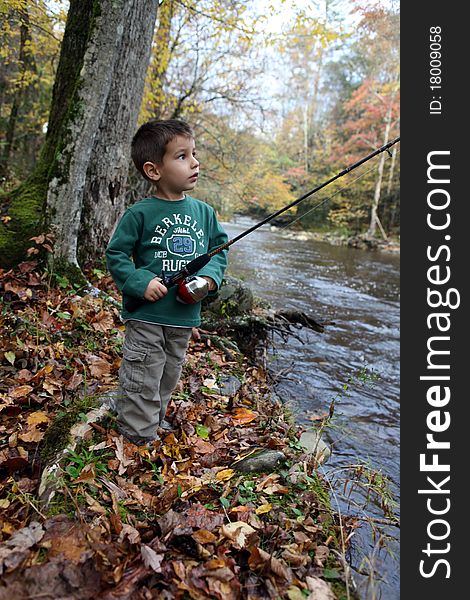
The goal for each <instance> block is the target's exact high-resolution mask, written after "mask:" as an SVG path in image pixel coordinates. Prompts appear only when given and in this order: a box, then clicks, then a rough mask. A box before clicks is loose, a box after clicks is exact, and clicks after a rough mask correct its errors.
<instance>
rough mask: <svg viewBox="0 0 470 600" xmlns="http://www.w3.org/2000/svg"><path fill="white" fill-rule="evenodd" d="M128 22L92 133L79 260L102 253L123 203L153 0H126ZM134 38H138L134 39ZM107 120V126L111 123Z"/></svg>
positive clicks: (151, 26)
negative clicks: (100, 116) (101, 109)
mask: <svg viewBox="0 0 470 600" xmlns="http://www.w3.org/2000/svg"><path fill="white" fill-rule="evenodd" d="M125 13H126V14H125V15H124V22H125V23H127V24H128V26H127V27H126V30H125V31H124V33H123V35H122V37H121V40H120V45H119V48H118V51H117V60H116V62H115V65H114V69H113V70H114V73H115V74H116V75H117V76H116V77H114V78H113V81H112V83H111V88H110V91H109V94H108V98H107V103H106V106H105V109H104V111H103V114H102V118H101V123H100V125H99V132H98V135H97V136H96V138H95V143H94V145H93V150H92V153H91V160H90V161H89V166H88V173H87V177H86V183H85V191H84V199H83V210H82V215H81V217H82V218H81V226H80V234H79V258H80V261H81V262H82V261H83V262H85V261H88V260H93V259H95V260H96V257H97V256H104V251H105V249H106V246H107V244H108V242H109V238H110V235H111V233H112V230H113V228H114V226H115V224H116V222H117V220H118V218H119V217H120V215H121V214H122V213H123V211H124V209H125V205H126V201H125V199H126V181H127V173H128V169H129V162H130V146H131V140H132V137H133V135H134V133H135V129H136V125H137V117H138V115H139V109H140V104H141V99H142V94H143V89H144V82H145V75H146V71H147V68H146V67H147V65H148V63H149V59H150V49H151V41H152V36H153V31H154V26H155V16H156V9H155V4H154V2H153V1H152V0H128V1H127V2H126V3H125ZM134 40H139V43H138V44H134V43H133V41H134ZM110 124H111V126H110Z"/></svg>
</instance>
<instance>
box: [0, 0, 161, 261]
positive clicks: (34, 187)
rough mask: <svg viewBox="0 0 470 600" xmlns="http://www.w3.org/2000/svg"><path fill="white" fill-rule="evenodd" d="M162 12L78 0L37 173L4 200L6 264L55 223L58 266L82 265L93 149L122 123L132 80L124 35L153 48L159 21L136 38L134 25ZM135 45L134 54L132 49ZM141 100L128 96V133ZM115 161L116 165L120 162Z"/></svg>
mask: <svg viewBox="0 0 470 600" xmlns="http://www.w3.org/2000/svg"><path fill="white" fill-rule="evenodd" d="M156 12H157V0H141V2H137V1H133V2H129V1H127V0H71V2H70V8H69V12H68V15H67V24H66V28H65V32H64V39H63V42H62V47H61V54H60V59H59V65H58V69H57V74H56V79H55V83H54V89H53V95H52V96H53V97H52V104H51V112H50V116H49V124H48V133H47V136H46V141H45V144H44V147H43V149H42V152H41V156H40V159H39V161H38V164H37V167H36V168H35V170H34V172H33V173H32V175H31V177H30V178H29V179H28V180H27V181H26V182H25V183H24V184H23V185H22V186H20V187H19V188H18V189H17V190H15V191H14V192H13V193H12V194H11V195H10V196H9V197H8V198H5V199H3V202H2V204H3V206H2V208H3V211H4V212H7V214H8V216H10V218H11V220H9V221H8V223H1V224H0V252H1V254H2V258H3V260H4V261H5V264H7V265H8V264H15V263H17V262H19V261H21V260H23V259H24V250H25V249H26V248H27V246H28V239H29V238H30V237H31V236H32V235H34V234H37V233H38V231H40V230H41V229H43V228H44V227H45V226H46V227H51V226H52V227H53V228H54V229H55V234H56V244H55V256H56V258H57V262H56V267H57V265H58V264H59V265H60V264H62V265H64V266H67V265H70V266H74V267H77V266H78V261H77V245H78V232H79V227H80V222H81V216H82V208H83V194H84V190H85V185H86V176H87V172H88V170H89V168H90V160H91V157H92V152H93V149H94V147H95V145H97V144H98V140H99V136H100V135H103V134H104V133H105V132H107V130H108V129H109V128H113V127H114V126H115V123H113V122H112V121H111V122H109V121H108V122H107V121H105V118H106V115H108V116H109V118H111V119H112V118H113V115H114V113H113V111H112V109H111V105H112V103H113V102H119V98H120V93H121V89H122V88H124V87H125V83H126V82H125V81H123V80H122V73H121V72H120V71H119V70H118V68H119V67H122V66H123V63H120V61H119V53H120V52H121V51H122V50H123V49H124V48H123V46H122V44H123V40H124V39H127V43H128V45H131V43H130V42H132V43H133V45H135V46H148V47H150V44H151V33H152V31H151V30H152V27H153V25H152V27H148V26H147V28H146V30H147V29H149V30H150V34H149V35H148V36H147V38H142V37H137V38H135V37H134V38H133V39H132V40H130V39H129V37H128V31H129V30H132V31H134V30H135V29H134V28H136V27H138V23H137V20H138V19H142V18H144V19H145V22H146V23H148V21H147V19H151V18H153V22H154V20H155V18H156ZM127 52H129V56H130V55H131V54H132V52H131V51H130V49H129V48H126V53H127ZM140 52H141V50H140V49H139V51H138V52H137V51H136V54H138V53H140ZM147 53H148V49H147ZM144 54H145V53H144ZM134 68H135V69H136V70H137V71H140V70H142V71H144V72H145V70H146V68H147V64H145V63H144V62H143V61H142V62H141V63H140V64H135V65H134ZM125 71H126V73H127V70H126V69H125ZM136 93H137V90H136ZM110 94H113V95H117V98H112V97H111V96H110ZM140 100H141V98H140V97H138V98H134V101H133V103H132V106H130V107H126V105H125V104H124V102H123V107H122V111H123V115H124V114H126V111H127V121H126V120H125V118H124V116H122V118H121V120H120V122H119V127H121V128H122V130H121V132H120V133H121V134H122V132H123V131H125V130H126V129H129V128H133V127H134V126H135V121H136V115H135V113H134V110H138V105H139V104H140ZM108 101H109V105H110V107H109V108H108ZM135 106H137V109H135ZM131 113H132V114H131ZM123 137H125V136H123ZM126 139H127V138H126ZM97 147H98V146H97ZM117 154H118V152H117ZM115 156H116V154H115V155H113V156H112V157H111V160H114V157H115ZM119 164H121V162H120V163H119ZM108 167H109V169H110V170H112V169H113V165H112V164H109V165H108ZM91 173H93V170H92V169H91ZM113 176H114V173H113ZM111 181H114V180H113V179H111ZM120 183H121V182H120ZM105 211H106V209H104V210H103V211H101V210H100V213H101V212H102V213H104V212H105Z"/></svg>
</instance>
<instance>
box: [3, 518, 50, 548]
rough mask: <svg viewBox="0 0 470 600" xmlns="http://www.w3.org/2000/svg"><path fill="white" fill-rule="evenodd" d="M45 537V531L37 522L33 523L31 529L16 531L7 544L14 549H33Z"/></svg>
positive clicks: (25, 528) (24, 528)
mask: <svg viewBox="0 0 470 600" xmlns="http://www.w3.org/2000/svg"><path fill="white" fill-rule="evenodd" d="M43 536H44V529H43V527H42V525H41V524H40V523H38V522H37V521H32V522H31V524H30V525H29V527H23V529H19V530H18V531H16V532H15V533H14V534H13V535H12V536H11V538H10V539H9V540H7V541H6V542H5V544H6V545H7V546H10V547H14V548H31V546H34V544H37V543H38V542H39V541H40V540H41V539H42V537H43Z"/></svg>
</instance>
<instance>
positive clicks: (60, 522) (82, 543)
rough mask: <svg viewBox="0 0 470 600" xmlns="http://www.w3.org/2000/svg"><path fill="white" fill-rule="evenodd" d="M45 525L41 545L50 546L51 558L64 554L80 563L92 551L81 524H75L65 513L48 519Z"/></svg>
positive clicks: (49, 553) (49, 554)
mask: <svg viewBox="0 0 470 600" xmlns="http://www.w3.org/2000/svg"><path fill="white" fill-rule="evenodd" d="M44 526H45V529H46V533H45V534H44V537H43V538H42V540H41V544H40V545H41V546H43V547H45V548H49V552H48V556H49V558H52V557H54V556H63V557H64V558H66V559H67V560H71V561H73V562H75V563H79V562H81V561H82V559H83V557H84V554H88V553H90V552H91V551H90V549H89V545H88V543H87V541H86V537H85V531H84V530H83V528H82V527H81V525H75V524H73V523H72V522H71V521H69V519H68V518H67V517H65V516H64V515H58V516H57V517H52V518H51V519H48V520H47V521H46V523H45V524H44Z"/></svg>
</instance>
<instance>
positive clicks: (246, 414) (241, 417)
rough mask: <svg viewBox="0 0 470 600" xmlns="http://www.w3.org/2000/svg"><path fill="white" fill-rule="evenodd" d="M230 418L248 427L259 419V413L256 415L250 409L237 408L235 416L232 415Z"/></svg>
mask: <svg viewBox="0 0 470 600" xmlns="http://www.w3.org/2000/svg"><path fill="white" fill-rule="evenodd" d="M230 417H231V419H232V421H234V422H235V423H238V424H239V425H246V424H248V423H251V422H252V421H254V420H255V419H257V418H258V413H255V412H253V411H252V410H249V409H248V408H241V407H237V408H235V409H234V410H233V414H231V415H230Z"/></svg>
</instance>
